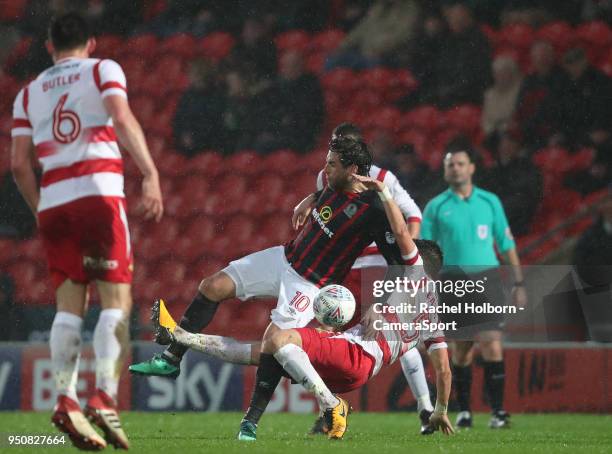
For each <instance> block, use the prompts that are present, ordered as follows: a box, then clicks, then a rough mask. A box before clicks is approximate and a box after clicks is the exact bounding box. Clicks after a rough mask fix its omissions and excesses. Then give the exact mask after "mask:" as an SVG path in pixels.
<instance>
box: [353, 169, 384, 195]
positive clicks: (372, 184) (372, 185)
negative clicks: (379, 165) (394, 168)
mask: <svg viewBox="0 0 612 454" xmlns="http://www.w3.org/2000/svg"><path fill="white" fill-rule="evenodd" d="M352 176H353V178H354V179H355V180H357V181H359V182H360V183H361V184H363V185H364V186H365V187H366V188H367V189H373V190H374V191H379V192H381V191H382V190H383V189H385V183H383V182H382V181H378V180H377V179H376V178H370V177H364V176H363V175H358V174H356V173H354V174H353V175H352Z"/></svg>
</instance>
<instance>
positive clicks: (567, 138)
mask: <svg viewBox="0 0 612 454" xmlns="http://www.w3.org/2000/svg"><path fill="white" fill-rule="evenodd" d="M563 69H564V70H565V73H566V74H567V80H566V83H565V85H564V87H563V94H562V96H561V102H560V111H559V130H558V134H557V135H555V137H554V138H553V139H554V140H555V141H559V142H562V143H565V144H566V145H568V146H570V147H573V146H580V145H590V144H591V143H592V137H591V136H592V135H593V134H595V135H597V133H598V132H607V131H610V129H611V126H612V116H611V115H610V101H611V100H612V84H611V83H610V78H609V77H608V76H606V75H605V74H604V73H602V72H601V71H599V70H598V69H596V68H594V67H593V66H591V65H590V64H589V61H588V60H587V57H586V54H585V52H584V50H583V49H581V48H574V49H570V50H569V51H567V52H566V54H565V55H564V56H563Z"/></svg>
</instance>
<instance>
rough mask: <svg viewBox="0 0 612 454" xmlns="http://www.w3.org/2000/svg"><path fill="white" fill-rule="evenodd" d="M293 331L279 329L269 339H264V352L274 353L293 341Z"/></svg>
mask: <svg viewBox="0 0 612 454" xmlns="http://www.w3.org/2000/svg"><path fill="white" fill-rule="evenodd" d="M291 331H292V330H290V329H283V330H279V331H276V332H275V333H274V334H272V335H271V336H269V337H268V338H267V339H264V342H263V352H264V353H270V354H273V353H276V352H277V351H278V350H280V349H281V348H282V347H284V346H285V345H287V344H290V343H292V342H291V339H292V337H291Z"/></svg>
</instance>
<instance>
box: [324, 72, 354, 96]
mask: <svg viewBox="0 0 612 454" xmlns="http://www.w3.org/2000/svg"><path fill="white" fill-rule="evenodd" d="M321 83H322V84H323V88H324V89H325V90H329V91H332V92H334V93H338V94H342V93H350V92H352V91H353V90H354V89H356V88H357V87H358V86H359V79H358V77H357V75H356V73H355V72H354V71H352V70H350V69H347V68H338V69H334V70H333V71H330V72H328V73H327V74H325V75H324V76H323V77H322V79H321Z"/></svg>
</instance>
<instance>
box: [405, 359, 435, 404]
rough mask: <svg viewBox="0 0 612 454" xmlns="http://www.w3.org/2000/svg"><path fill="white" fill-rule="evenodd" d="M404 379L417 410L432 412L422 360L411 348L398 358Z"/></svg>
mask: <svg viewBox="0 0 612 454" xmlns="http://www.w3.org/2000/svg"><path fill="white" fill-rule="evenodd" d="M400 363H401V365H402V371H403V372H404V377H406V381H407V382H408V386H410V391H412V395H413V396H414V398H415V399H416V401H417V408H418V411H419V412H420V411H421V410H427V411H433V405H431V398H430V397H429V387H428V386H427V379H426V378H425V368H424V367H423V359H422V358H421V354H420V353H419V351H418V350H417V349H416V348H411V349H410V350H408V351H407V352H406V353H404V354H403V355H402V356H401V358H400Z"/></svg>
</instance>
